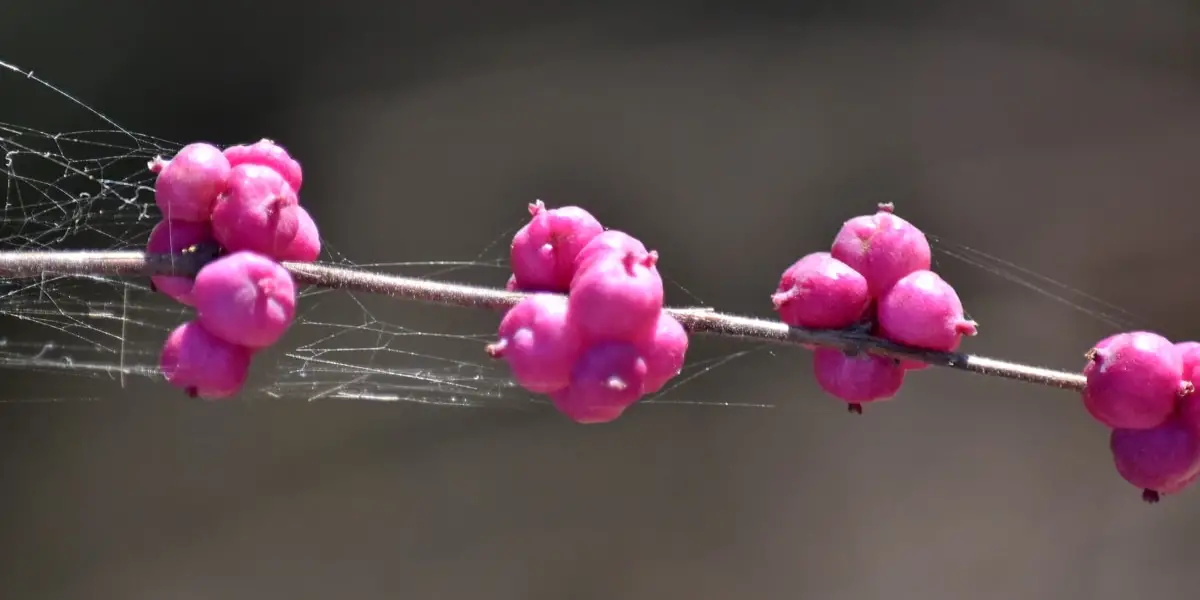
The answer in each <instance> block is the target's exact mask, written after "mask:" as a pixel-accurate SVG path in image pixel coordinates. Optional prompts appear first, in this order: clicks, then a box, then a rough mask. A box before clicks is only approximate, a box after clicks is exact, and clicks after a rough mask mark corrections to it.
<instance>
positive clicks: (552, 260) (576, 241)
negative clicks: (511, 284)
mask: <svg viewBox="0 0 1200 600" xmlns="http://www.w3.org/2000/svg"><path fill="white" fill-rule="evenodd" d="M529 212H530V214H531V215H533V218H532V219H531V220H530V221H529V223H526V224H525V226H524V227H522V228H521V229H520V231H518V232H517V234H516V235H515V236H514V237H513V243H512V249H511V252H510V257H509V258H510V262H511V263H512V270H513V273H514V274H515V275H516V276H517V281H519V282H520V283H521V285H522V286H524V287H530V288H537V289H544V290H549V291H556V292H565V291H567V287H568V286H570V284H571V277H572V275H574V273H575V257H576V256H577V255H578V254H579V251H580V250H582V249H583V247H584V246H586V245H587V243H588V242H590V241H591V240H592V238H594V237H596V236H597V235H600V233H602V232H603V231H604V227H602V226H601V225H600V222H599V221H597V220H596V218H595V217H593V216H592V214H591V213H589V212H588V211H586V210H584V209H582V208H579V207H578V206H562V207H559V208H555V209H547V208H546V206H545V204H543V203H542V201H541V200H538V201H537V202H535V203H533V204H531V205H529Z"/></svg>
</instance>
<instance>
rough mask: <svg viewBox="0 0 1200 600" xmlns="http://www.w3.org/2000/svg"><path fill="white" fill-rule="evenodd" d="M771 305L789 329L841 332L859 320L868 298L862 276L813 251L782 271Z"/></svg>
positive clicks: (866, 305)
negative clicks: (799, 328) (805, 328)
mask: <svg viewBox="0 0 1200 600" xmlns="http://www.w3.org/2000/svg"><path fill="white" fill-rule="evenodd" d="M771 302H772V303H773V304H774V305H775V310H776V311H777V312H778V313H779V318H780V320H782V321H783V322H784V323H787V324H788V325H791V326H792V327H810V328H814V329H841V328H844V327H849V326H851V325H853V324H855V323H856V322H858V321H859V320H860V319H862V317H863V315H864V314H865V313H866V311H867V307H868V306H869V305H870V303H871V295H870V291H869V289H868V287H867V280H866V278H865V277H863V276H862V274H860V273H859V272H858V271H855V270H854V269H851V268H850V266H849V265H847V264H846V263H844V262H842V261H840V260H838V259H836V258H833V256H831V255H830V254H829V253H828V252H814V253H812V254H809V255H808V256H805V257H804V258H801V259H800V260H798V261H796V262H795V263H794V264H793V265H792V266H791V267H788V269H787V270H786V271H784V272H783V277H782V278H781V279H780V281H779V287H778V289H777V290H776V292H775V294H774V295H772V296H771Z"/></svg>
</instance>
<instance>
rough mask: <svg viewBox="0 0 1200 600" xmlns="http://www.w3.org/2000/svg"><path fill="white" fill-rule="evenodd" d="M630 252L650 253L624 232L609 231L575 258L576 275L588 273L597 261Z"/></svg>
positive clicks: (597, 237)
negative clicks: (589, 268)
mask: <svg viewBox="0 0 1200 600" xmlns="http://www.w3.org/2000/svg"><path fill="white" fill-rule="evenodd" d="M628 252H636V253H647V252H649V251H648V250H646V246H645V244H643V243H642V242H641V240H639V239H637V238H635V237H633V236H631V235H629V234H628V233H625V232H624V231H620V230H617V229H609V230H607V231H605V232H603V233H601V234H600V235H597V236H596V237H594V238H592V241H590V242H588V243H587V245H586V246H584V247H583V249H582V250H580V251H579V254H578V255H577V256H576V257H575V274H576V276H578V274H579V272H580V271H586V270H587V269H588V267H589V266H590V265H591V264H592V263H593V262H595V261H596V260H597V259H600V258H607V257H609V256H611V255H613V254H625V253H628Z"/></svg>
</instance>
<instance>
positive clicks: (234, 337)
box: [146, 140, 321, 398]
mask: <svg viewBox="0 0 1200 600" xmlns="http://www.w3.org/2000/svg"><path fill="white" fill-rule="evenodd" d="M150 170H151V171H153V172H155V173H157V174H158V177H157V179H156V181H155V185H154V198H155V202H156V203H157V204H158V206H159V208H160V209H161V210H162V213H163V216H164V220H163V221H162V222H160V223H159V224H158V225H157V226H155V228H154V230H153V231H152V232H151V233H150V239H149V241H148V242H147V244H146V249H147V251H148V252H155V253H182V252H189V251H192V250H194V249H196V248H197V247H198V246H201V245H217V246H219V247H220V249H221V252H222V256H221V257H220V258H218V259H216V260H214V261H213V262H210V263H209V264H207V265H205V266H204V267H203V268H201V269H200V271H199V272H198V273H197V274H196V276H195V278H188V277H177V276H156V277H153V278H152V283H153V286H154V287H155V288H156V289H157V290H159V291H161V292H162V293H164V294H166V295H168V296H170V297H171V298H174V299H175V300H176V301H178V302H180V303H182V304H185V305H187V306H191V307H193V308H195V309H196V320H195V321H189V322H187V323H184V324H183V325H180V326H179V327H177V328H176V329H175V330H174V331H172V332H171V334H170V335H169V336H167V340H166V343H165V345H164V347H163V351H162V356H161V358H160V363H161V367H162V371H163V374H164V375H165V376H166V379H167V381H168V382H169V383H171V384H172V385H174V386H176V387H179V388H183V389H184V390H186V391H187V393H188V395H190V396H193V397H202V398H225V397H229V396H232V395H234V394H236V393H237V392H238V391H239V390H240V389H241V388H242V386H243V385H244V384H245V381H246V378H247V376H248V374H249V370H250V361H251V358H252V357H253V355H254V353H255V352H256V351H258V350H261V349H263V348H266V347H268V346H270V345H272V344H274V343H275V342H276V341H278V340H279V338H281V337H282V336H283V334H284V333H285V332H286V331H287V329H288V328H289V327H290V326H291V324H292V320H293V319H294V317H295V311H296V285H295V282H294V281H293V280H292V277H291V275H290V274H289V273H288V272H287V270H286V269H284V268H283V266H281V265H280V264H279V262H278V261H300V262H312V261H314V260H316V259H317V257H318V255H320V253H321V246H320V236H319V234H318V232H317V226H316V224H315V223H314V222H313V220H312V217H311V216H310V215H309V214H308V211H306V210H305V209H304V208H303V207H301V206H300V201H299V197H298V196H297V193H298V191H299V190H300V185H301V183H302V182H303V179H302V172H301V169H300V164H299V163H298V162H296V161H295V160H293V159H292V157H291V156H289V155H288V153H287V151H286V150H284V149H283V148H282V147H280V146H278V145H276V144H275V143H274V142H271V141H270V140H262V141H259V142H257V143H254V144H250V145H245V146H231V147H229V148H226V149H225V150H224V151H221V150H220V149H218V148H216V147H215V146H212V145H210V144H203V143H197V144H190V145H188V146H185V147H184V148H183V149H181V150H180V151H179V152H178V153H177V154H176V155H175V156H174V157H173V158H171V160H169V161H167V160H162V159H161V158H160V159H155V160H154V161H153V162H151V163H150Z"/></svg>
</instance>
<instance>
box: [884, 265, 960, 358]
mask: <svg viewBox="0 0 1200 600" xmlns="http://www.w3.org/2000/svg"><path fill="white" fill-rule="evenodd" d="M876 318H877V319H878V321H879V331H880V333H881V334H882V335H883V337H885V338H887V339H889V340H891V341H893V342H896V343H900V344H905V345H908V346H914V347H916V348H924V349H926V350H934V351H937V352H951V351H953V350H957V349H958V346H959V343H961V341H962V337H963V336H964V335H975V334H976V333H977V332H978V327H977V326H976V324H975V322H974V321H971V320H968V319H967V318H966V317H965V316H964V315H963V305H962V301H961V300H959V298H958V293H956V292H955V291H954V288H953V287H952V286H951V285H950V284H949V283H946V281H945V280H944V279H942V278H941V276H939V275H938V274H937V273H934V272H933V271H914V272H912V273H909V274H908V275H905V276H904V277H902V278H901V279H900V280H899V281H897V282H896V285H894V286H892V288H891V289H890V290H888V292H887V294H885V295H884V296H883V298H881V299H880V300H879V304H878V306H877V307H876Z"/></svg>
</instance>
